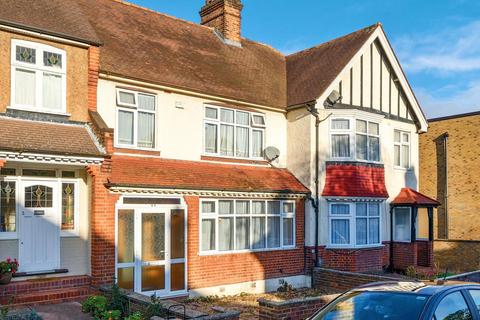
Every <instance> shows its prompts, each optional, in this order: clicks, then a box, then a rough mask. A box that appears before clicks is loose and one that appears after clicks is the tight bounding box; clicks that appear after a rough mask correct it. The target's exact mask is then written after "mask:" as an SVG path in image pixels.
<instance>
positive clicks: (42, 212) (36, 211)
mask: <svg viewBox="0 0 480 320" xmlns="http://www.w3.org/2000/svg"><path fill="white" fill-rule="evenodd" d="M33 214H34V215H36V216H44V215H45V210H35V211H33Z"/></svg>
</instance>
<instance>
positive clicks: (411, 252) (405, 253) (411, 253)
mask: <svg viewBox="0 0 480 320" xmlns="http://www.w3.org/2000/svg"><path fill="white" fill-rule="evenodd" d="M416 265H417V242H413V243H402V242H394V243H393V266H394V268H395V269H403V270H404V269H406V268H407V267H409V266H416Z"/></svg>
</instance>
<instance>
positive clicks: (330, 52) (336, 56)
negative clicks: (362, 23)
mask: <svg viewBox="0 0 480 320" xmlns="http://www.w3.org/2000/svg"><path fill="white" fill-rule="evenodd" d="M379 27H380V24H374V25H372V26H369V27H367V28H364V29H361V30H358V31H356V32H353V33H350V34H348V35H346V36H343V37H340V38H337V39H334V40H331V41H328V42H325V43H323V44H321V45H319V46H316V47H313V48H310V49H307V50H304V51H300V52H297V53H294V54H291V55H289V56H287V95H288V99H287V100H288V101H287V106H293V105H297V104H301V103H305V102H310V101H313V100H316V99H317V98H319V97H320V95H321V94H322V93H323V92H324V91H325V90H327V87H328V86H329V85H330V84H331V83H332V82H333V81H334V80H335V78H336V77H337V76H338V75H339V74H340V72H341V71H342V70H343V68H345V66H346V65H347V64H348V62H349V61H350V60H351V59H352V58H353V56H354V55H355V54H356V53H357V52H358V51H359V50H360V48H361V47H362V46H363V45H364V44H365V42H366V41H367V40H368V38H369V37H370V36H371V35H372V34H373V32H374V31H375V30H376V29H377V28H379Z"/></svg>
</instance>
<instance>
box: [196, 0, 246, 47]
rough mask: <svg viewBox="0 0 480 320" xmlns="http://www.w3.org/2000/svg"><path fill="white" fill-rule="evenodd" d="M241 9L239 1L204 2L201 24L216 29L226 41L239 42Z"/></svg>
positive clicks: (209, 0) (241, 5)
mask: <svg viewBox="0 0 480 320" xmlns="http://www.w3.org/2000/svg"><path fill="white" fill-rule="evenodd" d="M242 9H243V4H242V1H241V0H205V5H204V6H203V7H202V9H201V10H200V17H201V18H202V21H201V24H202V25H205V26H209V27H213V28H215V29H217V30H218V31H219V32H220V33H222V35H223V37H224V38H225V39H227V40H231V41H234V42H240V40H241V21H242V16H241V14H242Z"/></svg>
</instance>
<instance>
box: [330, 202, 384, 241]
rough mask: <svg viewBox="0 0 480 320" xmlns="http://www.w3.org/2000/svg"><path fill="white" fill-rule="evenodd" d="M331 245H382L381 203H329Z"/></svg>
mask: <svg viewBox="0 0 480 320" xmlns="http://www.w3.org/2000/svg"><path fill="white" fill-rule="evenodd" d="M329 220H330V245H331V246H338V247H357V246H359V247H361V246H372V245H380V244H381V238H380V204H379V203H378V202H345V203H330V204H329Z"/></svg>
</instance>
